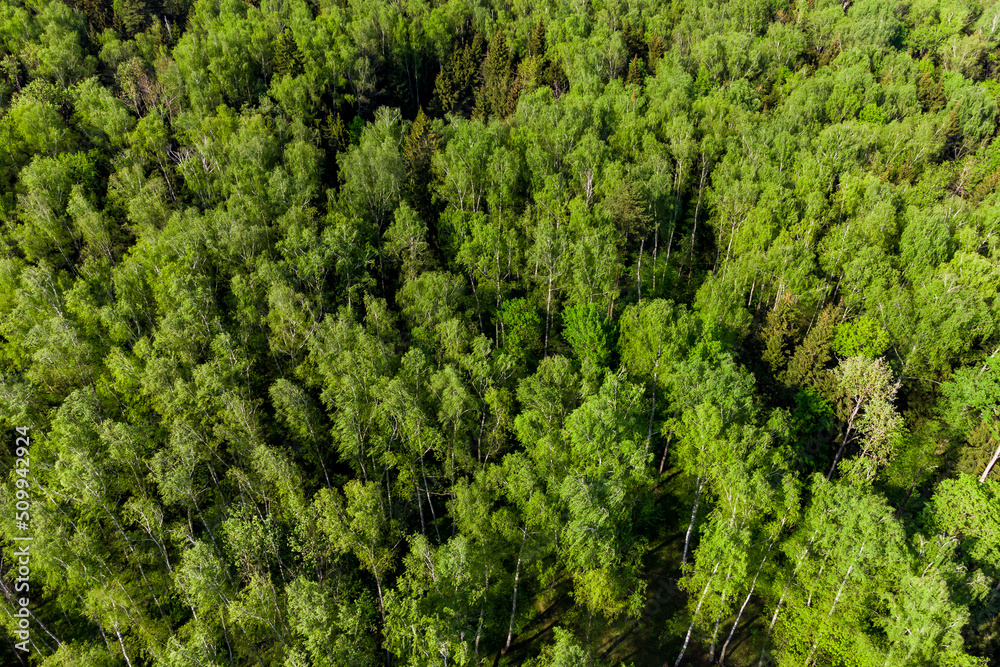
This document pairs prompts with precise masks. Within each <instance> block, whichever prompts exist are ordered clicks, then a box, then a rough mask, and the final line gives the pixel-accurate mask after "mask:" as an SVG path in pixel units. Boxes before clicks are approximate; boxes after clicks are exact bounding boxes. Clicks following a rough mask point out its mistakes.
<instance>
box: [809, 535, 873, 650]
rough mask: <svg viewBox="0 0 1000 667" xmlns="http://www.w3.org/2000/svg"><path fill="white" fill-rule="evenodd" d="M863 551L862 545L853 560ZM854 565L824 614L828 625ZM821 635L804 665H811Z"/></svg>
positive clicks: (852, 565)
mask: <svg viewBox="0 0 1000 667" xmlns="http://www.w3.org/2000/svg"><path fill="white" fill-rule="evenodd" d="M864 550H865V545H864V544H862V545H861V548H860V549H858V555H857V556H855V560H857V559H858V558H861V554H862V553H864ZM854 565H855V564H854V563H851V566H850V567H849V568H847V574H845V575H844V578H843V579H842V580H841V581H840V588H838V589H837V595H836V596H835V597H834V598H833V604H831V605H830V611H829V612H827V614H826V619H827V624H829V622H830V618H831V617H832V616H833V612H834V611H835V610H836V609H837V603H838V602H840V596H841V594H842V593H843V592H844V586H846V585H847V580H848V579H850V578H851V572H852V571H853V570H854ZM825 629H826V628H825V627H824V630H825ZM823 634H824V633H820V634H819V635H817V636H816V641H814V642H813V645H812V648H811V649H809V655H808V656H806V665H811V664H812V663H813V655H815V653H816V649H817V648H818V647H819V640H820V639H821V638H822V635H823Z"/></svg>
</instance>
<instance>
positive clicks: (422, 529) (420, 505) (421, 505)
mask: <svg viewBox="0 0 1000 667" xmlns="http://www.w3.org/2000/svg"><path fill="white" fill-rule="evenodd" d="M413 488H414V489H416V491H417V507H418V508H419V509H420V534H421V535H423V536H424V537H425V538H426V537H427V526H426V525H424V499H423V498H421V497H420V485H419V484H417V483H416V481H414V482H413Z"/></svg>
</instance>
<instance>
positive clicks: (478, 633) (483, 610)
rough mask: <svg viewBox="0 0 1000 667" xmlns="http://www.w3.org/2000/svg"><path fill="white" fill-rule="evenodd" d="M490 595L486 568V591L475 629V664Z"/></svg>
mask: <svg viewBox="0 0 1000 667" xmlns="http://www.w3.org/2000/svg"><path fill="white" fill-rule="evenodd" d="M489 593H490V568H489V567H487V568H486V590H485V591H483V604H481V605H479V627H477V628H476V645H475V646H476V664H478V663H479V639H480V638H481V637H482V636H483V618H484V617H485V615H486V596H488V595H489Z"/></svg>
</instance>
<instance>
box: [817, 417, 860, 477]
mask: <svg viewBox="0 0 1000 667" xmlns="http://www.w3.org/2000/svg"><path fill="white" fill-rule="evenodd" d="M863 404H864V401H862V400H859V401H858V402H857V403H856V404H855V405H854V412H852V413H851V416H850V417H849V418H848V420H847V427H846V428H845V429H844V438H843V440H841V441H840V447H839V448H838V449H837V454H836V455H835V456H834V457H833V465H831V466H830V472H828V473H827V474H826V481H828V482H829V481H830V478H831V477H833V471H834V470H836V469H837V462H838V461H839V460H840V455H841V454H843V453H844V447H845V446H846V445H847V442H848V440H850V436H851V430H852V429H853V428H854V419H855V418H856V417H857V416H858V412H859V411H860V410H861V406H862V405H863Z"/></svg>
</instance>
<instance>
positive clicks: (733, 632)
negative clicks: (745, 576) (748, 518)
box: [719, 519, 785, 665]
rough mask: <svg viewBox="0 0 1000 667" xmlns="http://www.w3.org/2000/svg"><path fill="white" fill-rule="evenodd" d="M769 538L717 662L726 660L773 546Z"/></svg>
mask: <svg viewBox="0 0 1000 667" xmlns="http://www.w3.org/2000/svg"><path fill="white" fill-rule="evenodd" d="M784 526H785V519H782V520H781V528H784ZM781 528H779V529H778V533H779V534H780V533H781ZM776 540H777V538H775V539H774V540H771V543H770V544H769V545H767V551H766V552H765V553H764V557H763V558H762V559H761V560H760V565H759V566H757V574H755V575H754V576H753V583H751V584H750V592H749V593H747V596H746V598H744V599H743V605H742V606H741V607H740V610H739V611H738V612H737V613H736V620H735V621H733V627H731V628H730V629H729V636H728V637H726V642H725V643H724V644H723V645H722V652H721V653H719V664H720V665H721V664H723V663H724V662H725V661H726V650H727V649H728V648H729V642H731V641H732V640H733V635H734V634H735V633H736V626H738V625H739V624H740V618H741V617H742V616H743V612H744V611H745V610H746V608H747V604H748V603H749V602H750V597H751V596H752V595H753V592H754V590H755V589H756V588H757V578H758V577H760V573H761V570H763V569H764V563H766V562H767V557H768V556H769V555H770V554H771V547H773V546H774V543H775V541H776Z"/></svg>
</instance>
